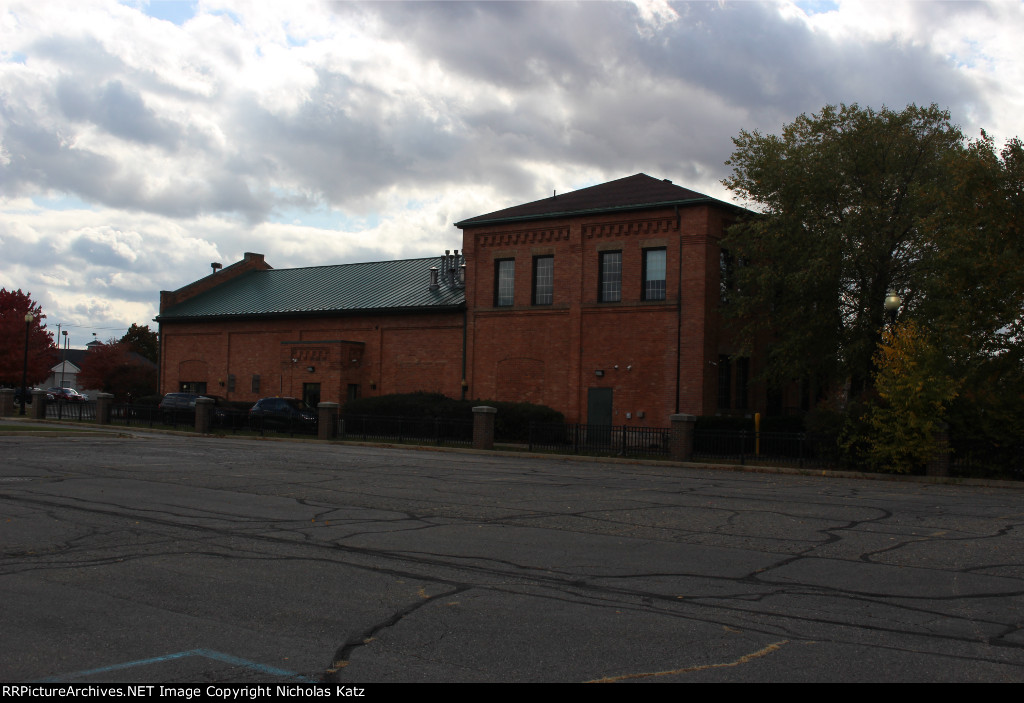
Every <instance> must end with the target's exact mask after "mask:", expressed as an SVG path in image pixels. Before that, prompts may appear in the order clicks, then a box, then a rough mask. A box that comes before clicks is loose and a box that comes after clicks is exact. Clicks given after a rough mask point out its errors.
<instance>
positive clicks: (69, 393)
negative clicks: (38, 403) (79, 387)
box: [46, 387, 89, 403]
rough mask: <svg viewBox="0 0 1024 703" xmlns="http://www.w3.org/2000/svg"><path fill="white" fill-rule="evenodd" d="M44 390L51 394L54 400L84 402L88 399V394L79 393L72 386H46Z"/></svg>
mask: <svg viewBox="0 0 1024 703" xmlns="http://www.w3.org/2000/svg"><path fill="white" fill-rule="evenodd" d="M46 392H47V393H49V394H50V395H52V396H53V398H54V400H63V401H65V402H71V403H84V402H85V401H87V400H89V396H87V395H85V394H84V393H79V392H78V391H76V390H75V389H74V388H56V387H55V388H47V389H46ZM47 400H49V398H47Z"/></svg>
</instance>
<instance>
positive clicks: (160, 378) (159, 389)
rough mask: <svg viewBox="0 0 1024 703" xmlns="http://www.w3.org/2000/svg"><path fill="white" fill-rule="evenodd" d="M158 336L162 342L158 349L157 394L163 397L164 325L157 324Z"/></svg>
mask: <svg viewBox="0 0 1024 703" xmlns="http://www.w3.org/2000/svg"><path fill="white" fill-rule="evenodd" d="M156 336H157V339H158V340H159V341H160V346H159V347H157V354H158V356H157V365H156V392H157V393H159V394H161V395H163V392H164V323H162V322H157V323H156Z"/></svg>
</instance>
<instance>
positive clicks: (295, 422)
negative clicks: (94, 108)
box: [45, 400, 1024, 481]
mask: <svg viewBox="0 0 1024 703" xmlns="http://www.w3.org/2000/svg"><path fill="white" fill-rule="evenodd" d="M96 406H97V403H96V401H84V402H77V401H63V400H58V401H49V402H47V403H46V412H45V416H46V418H47V419H52V420H63V421H69V420H70V421H78V422H89V423H95V422H96V421H97V414H96ZM110 421H111V424H114V425H123V426H129V427H130V426H136V427H169V428H174V429H178V430H186V431H194V430H195V427H196V417H195V411H194V409H190V410H172V411H168V410H161V409H160V408H159V407H157V406H154V405H132V404H126V403H115V404H113V405H111V416H110ZM211 430H212V431H213V432H216V433H232V434H238V433H252V434H259V435H261V436H263V435H267V434H286V435H289V436H292V437H294V436H306V437H309V436H316V434H317V421H316V419H314V418H310V417H308V416H307V417H303V418H299V417H296V418H286V419H282V418H269V417H262V418H261V417H258V416H253V415H251V414H250V413H249V412H248V411H246V410H242V409H238V408H232V407H223V408H222V407H215V408H213V409H212V410H211ZM670 435H671V431H670V430H669V429H668V428H664V427H630V426H624V425H585V424H573V423H557V424H542V423H530V424H529V429H528V433H527V437H526V442H525V446H524V442H523V435H522V432H521V431H519V432H517V433H516V434H515V436H512V435H508V436H506V437H502V436H501V435H500V434H499V435H498V436H496V437H495V441H496V442H497V443H499V444H505V445H506V446H508V445H515V446H520V447H523V448H527V449H529V450H530V451H544V452H554V453H563V454H590V455H604V456H625V457H648V458H656V459H668V458H670V457H671V454H670V447H669V439H670ZM337 438H338V439H341V440H361V441H368V442H395V443H419V444H433V445H437V446H454V447H471V446H473V421H472V420H459V419H449V418H410V417H375V416H351V415H350V416H345V417H339V418H338V427H337ZM949 452H950V454H949V456H950V460H949V473H950V475H952V476H959V477H971V478H999V479H1012V480H1018V481H1020V480H1024V442H1017V443H1003V444H999V443H995V442H992V441H989V440H985V439H963V438H955V439H952V440H951V441H950V443H949ZM692 460H693V461H707V462H723V463H733V464H741V465H743V464H752V465H776V466H793V467H807V468H830V467H831V468H835V467H840V466H844V467H846V468H851V469H857V468H858V467H856V466H848V465H847V464H846V463H845V462H842V461H841V460H840V457H839V452H838V449H837V446H836V442H835V439H834V437H826V436H819V435H815V434H811V433H798V432H760V433H755V432H753V431H748V430H697V431H696V432H695V433H694V448H693V455H692Z"/></svg>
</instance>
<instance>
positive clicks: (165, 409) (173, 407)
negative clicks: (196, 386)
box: [157, 393, 227, 425]
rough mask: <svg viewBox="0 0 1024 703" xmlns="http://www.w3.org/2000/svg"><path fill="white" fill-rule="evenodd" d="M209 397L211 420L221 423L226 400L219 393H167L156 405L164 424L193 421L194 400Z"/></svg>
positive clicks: (217, 423)
mask: <svg viewBox="0 0 1024 703" xmlns="http://www.w3.org/2000/svg"><path fill="white" fill-rule="evenodd" d="M199 398H211V399H212V400H213V422H214V424H216V425H220V424H223V422H224V418H225V416H226V414H227V413H226V412H225V409H224V407H222V406H223V405H224V404H225V403H226V402H227V401H226V400H225V399H224V398H222V397H220V396H219V395H201V394H199V393H168V394H167V395H165V396H164V399H163V400H161V401H160V404H159V405H157V409H158V410H159V411H160V419H161V420H162V421H163V423H164V424H165V425H175V424H181V423H186V424H187V423H191V422H194V421H195V415H196V400H198V399H199Z"/></svg>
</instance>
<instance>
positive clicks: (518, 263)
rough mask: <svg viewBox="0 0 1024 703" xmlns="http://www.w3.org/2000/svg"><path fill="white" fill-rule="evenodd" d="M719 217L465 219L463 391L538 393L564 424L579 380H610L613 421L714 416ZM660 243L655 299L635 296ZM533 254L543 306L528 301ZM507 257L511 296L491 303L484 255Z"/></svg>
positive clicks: (678, 213)
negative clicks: (544, 276) (550, 274)
mask: <svg viewBox="0 0 1024 703" xmlns="http://www.w3.org/2000/svg"><path fill="white" fill-rule="evenodd" d="M725 217H726V215H725V214H724V213H723V211H721V210H719V209H717V208H714V207H709V206H706V205H701V206H693V207H684V208H679V209H678V210H676V209H674V208H663V209H654V210H642V211H636V212H624V213H617V214H608V213H605V214H595V215H589V216H575V217H564V218H552V219H548V220H543V221H538V222H534V223H532V224H531V223H530V222H523V223H519V224H493V225H486V226H482V227H469V228H466V229H465V231H464V241H463V248H464V254H465V256H466V259H467V285H466V298H467V301H466V304H467V308H468V310H469V318H470V319H469V324H468V336H469V345H468V346H469V352H468V361H469V367H470V369H471V373H470V376H469V382H470V384H471V385H470V395H471V396H472V397H480V398H494V399H497V400H534V399H538V400H536V401H535V402H542V403H544V404H546V405H550V406H552V407H554V408H556V409H557V410H560V411H562V412H563V413H565V414H566V416H567V419H569V420H572V421H586V420H587V418H586V413H587V397H588V389H590V388H611V389H612V392H613V408H612V413H613V422H615V423H616V424H629V425H650V426H667V424H668V416H669V415H670V414H672V413H674V412H683V413H691V414H696V415H700V414H713V413H714V412H715V410H716V402H717V379H718V376H717V367H716V365H715V363H714V362H715V361H716V360H717V358H718V353H719V347H720V345H721V344H722V339H721V334H720V332H719V330H720V320H719V315H718V305H719V282H718V279H719V249H718V239H719V238H720V237H721V236H722V234H723V231H724V226H725V224H726V222H725ZM662 248H663V249H664V250H665V261H666V269H667V271H666V293H665V299H664V300H644V299H643V298H644V293H643V266H644V250H645V249H662ZM603 252H621V266H622V278H621V280H622V288H621V300H620V301H618V302H602V301H600V300H599V279H600V274H599V260H600V256H601V254H602V253H603ZM538 256H554V296H553V297H554V299H553V303H552V304H551V305H534V304H533V298H532V292H533V276H534V260H535V258H536V257H538ZM509 259H510V260H513V261H514V262H515V267H514V270H515V275H514V283H515V288H514V296H513V301H512V302H513V304H512V305H510V306H497V305H496V301H495V283H496V280H495V276H496V265H495V262H496V261H498V260H509ZM598 372H602V373H601V375H599V374H598ZM677 382H678V397H677Z"/></svg>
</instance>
